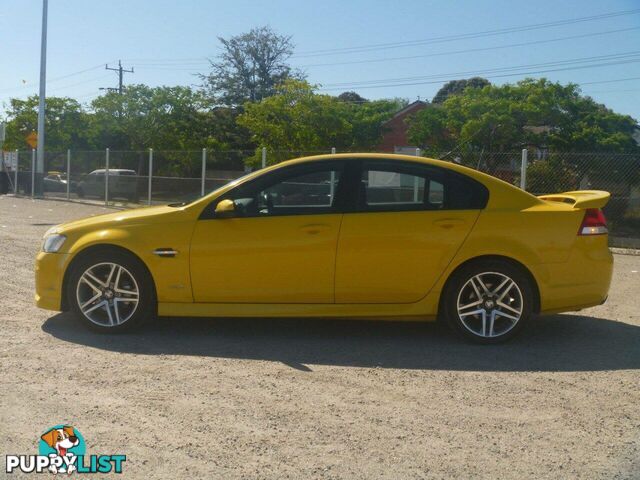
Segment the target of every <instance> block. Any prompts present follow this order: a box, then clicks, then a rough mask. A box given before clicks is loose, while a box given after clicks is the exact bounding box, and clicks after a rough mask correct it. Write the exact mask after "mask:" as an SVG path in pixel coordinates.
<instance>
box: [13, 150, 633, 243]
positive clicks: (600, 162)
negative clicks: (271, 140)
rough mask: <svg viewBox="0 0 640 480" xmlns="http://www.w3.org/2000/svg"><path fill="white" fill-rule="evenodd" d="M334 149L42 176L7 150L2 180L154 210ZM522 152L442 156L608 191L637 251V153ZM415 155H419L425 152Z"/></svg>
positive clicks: (119, 160)
mask: <svg viewBox="0 0 640 480" xmlns="http://www.w3.org/2000/svg"><path fill="white" fill-rule="evenodd" d="M333 152H335V149H331V150H325V151H318V150H316V151H284V150H275V151H273V150H269V151H268V150H266V149H261V150H260V149H259V150H250V151H207V150H206V149H203V150H192V151H155V150H153V149H149V150H145V151H112V150H109V149H106V150H102V151H75V150H74V151H66V152H46V155H45V173H44V174H41V175H42V178H40V177H39V176H36V175H35V173H34V169H33V165H34V164H35V152H34V151H19V152H5V153H4V155H3V158H2V162H1V163H0V170H2V173H1V174H0V178H2V180H3V184H4V190H5V191H7V192H11V193H17V194H19V195H27V196H32V195H33V196H44V197H45V198H60V199H69V200H84V201H93V202H103V203H105V204H110V205H120V206H138V205H140V204H143V205H144V204H148V205H152V204H162V203H171V202H187V201H190V200H193V199H196V198H198V197H200V196H203V195H205V194H207V193H209V192H211V191H213V190H214V189H216V188H218V187H220V186H222V185H224V184H225V183H227V182H229V181H231V180H233V179H236V178H238V177H240V176H242V175H244V174H245V173H247V172H249V171H252V170H255V169H259V168H262V167H263V166H267V165H272V164H276V163H279V162H281V161H284V160H287V159H291V158H296V157H301V156H307V155H320V154H327V153H333ZM525 152H526V151H523V152H472V153H456V154H454V155H452V154H443V155H442V158H444V160H446V161H451V162H454V163H458V164H461V165H465V166H467V167H470V168H473V169H476V170H480V171H482V172H485V173H488V174H490V175H493V176H495V177H497V178H500V179H501V180H504V181H505V182H508V183H511V184H513V185H516V186H520V187H524V188H525V189H526V190H527V191H529V192H531V193H533V194H534V195H543V194H549V193H558V192H565V191H571V190H585V189H587V190H606V191H608V192H611V200H610V201H609V203H608V204H607V206H606V207H605V208H604V211H605V215H606V216H607V219H608V222H609V229H610V232H611V235H610V238H611V243H612V245H615V246H621V247H632V248H640V155H632V154H618V153H567V152H548V151H540V150H537V149H536V150H535V151H528V152H526V153H525ZM415 154H416V155H421V152H420V150H419V149H417V150H416V152H415ZM523 164H524V166H525V168H524V170H523V168H522V167H523ZM107 172H108V174H107ZM39 185H42V187H41V188H42V191H41V192H38V191H37V190H38V188H39Z"/></svg>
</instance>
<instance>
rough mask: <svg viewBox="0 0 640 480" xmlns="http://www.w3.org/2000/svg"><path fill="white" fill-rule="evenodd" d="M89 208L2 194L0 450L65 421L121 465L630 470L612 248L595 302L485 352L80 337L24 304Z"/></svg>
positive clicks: (633, 425) (208, 326)
mask: <svg viewBox="0 0 640 480" xmlns="http://www.w3.org/2000/svg"><path fill="white" fill-rule="evenodd" d="M102 212H104V209H102V208H101V207H96V206H86V205H79V204H69V203H62V202H55V201H31V200H28V199H15V198H12V197H6V196H5V197H2V196H0V245H1V246H2V257H0V289H1V290H0V292H1V293H0V329H1V330H0V331H1V332H2V336H1V339H2V342H1V343H0V380H1V383H0V386H1V388H0V438H2V445H3V446H2V448H1V449H0V450H2V451H0V454H1V455H2V456H4V455H5V454H10V453H24V454H36V452H37V441H38V439H39V435H40V434H41V433H42V432H43V431H44V430H45V429H47V428H49V427H51V426H53V425H55V424H59V423H65V422H66V423H69V424H71V425H73V426H75V427H76V428H77V429H78V430H80V432H82V434H83V435H84V437H85V439H86V441H87V450H88V453H96V454H100V453H103V454H116V453H121V454H126V455H127V460H126V462H125V466H124V469H125V472H124V473H125V474H124V475H123V477H124V478H151V479H156V478H158V479H160V478H224V479H233V478H300V479H307V478H336V479H338V478H363V479H364V478H366V479H371V478H388V479H407V478H447V479H448V478H502V479H505V478H514V479H515V478H517V479H521V478H536V479H539V478H550V479H558V478H601V479H612V478H640V273H639V271H640V257H639V256H628V255H616V259H615V260H616V267H615V274H614V280H613V287H612V290H611V296H610V299H609V301H608V302H607V303H606V304H605V305H604V306H601V307H597V308H592V309H589V310H585V311H582V312H579V313H575V314H570V315H558V316H554V317H549V318H543V319H538V320H537V321H536V322H535V323H534V324H533V325H532V326H531V328H529V330H528V331H526V332H525V333H524V334H523V335H522V336H521V337H519V338H517V339H515V340H514V341H512V342H511V343H508V344H506V345H501V346H486V347H478V346H472V345H468V344H465V343H463V342H461V341H460V340H459V339H458V338H456V337H454V336H452V335H450V334H449V333H448V332H447V331H446V330H444V329H441V328H439V327H438V326H437V325H433V324H391V323H389V324H387V323H381V322H377V323H374V322H358V321H354V322H336V321H307V320H305V321H303V320H278V321H273V320H259V319H256V320H232V319H229V320H226V319H225V320H196V319H172V320H167V319H161V320H159V321H158V322H157V323H155V324H154V325H150V326H149V327H148V328H147V329H146V330H145V331H144V332H143V333H138V334H133V335H96V334H91V333H88V332H86V331H84V330H82V329H79V328H77V327H76V325H75V324H74V323H73V321H72V319H71V318H70V317H69V316H68V315H66V314H55V313H53V312H47V311H43V310H39V309H38V308H36V307H35V306H34V305H33V301H32V296H33V259H34V255H35V253H36V252H37V250H38V248H39V242H40V238H41V236H42V234H43V233H44V232H45V230H46V229H47V228H49V225H52V224H56V223H59V222H62V221H65V220H69V219H72V218H77V217H80V216H86V215H90V214H95V213H102ZM2 471H4V466H3V467H2Z"/></svg>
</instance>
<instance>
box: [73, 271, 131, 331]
mask: <svg viewBox="0 0 640 480" xmlns="http://www.w3.org/2000/svg"><path fill="white" fill-rule="evenodd" d="M76 298H77V300H78V307H79V308H80V311H81V312H82V314H83V315H84V316H85V317H86V318H87V319H89V320H90V321H91V322H93V323H95V324H96V325H100V326H102V327H113V326H117V325H121V324H123V323H125V322H126V321H127V320H129V319H130V318H131V317H132V316H133V314H134V313H135V311H136V309H137V308H138V301H139V298H140V290H139V288H138V284H137V282H136V279H135V278H134V276H133V275H132V274H131V272H129V270H127V269H126V268H125V267H123V266H122V265H118V264H117V263H110V262H104V263H98V264H96V265H93V266H91V267H89V268H87V269H86V270H85V271H84V273H83V274H82V275H81V276H80V280H78V285H77V288H76Z"/></svg>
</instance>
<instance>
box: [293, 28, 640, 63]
mask: <svg viewBox="0 0 640 480" xmlns="http://www.w3.org/2000/svg"><path fill="white" fill-rule="evenodd" d="M631 30H640V27H630V28H621V29H618V30H607V31H604V32H595V33H585V34H582V35H572V36H568V37H558V38H551V39H547V40H534V41H531V42H522V43H511V44H508V45H497V46H493V47H479V48H470V49H465V50H453V51H451V50H450V51H448V52H437V53H427V54H421V55H408V56H403V57H387V58H374V59H368V60H354V61H350V62H333V63H311V64H307V65H299V66H298V67H299V68H309V67H333V66H337V65H357V64H362V63H379V62H388V61H394V60H412V59H415V58H427V57H439V56H445V55H458V54H462V53H475V52H484V51H490V50H502V49H505V48H514V47H525V46H529V45H541V44H545V43H553V42H561V41H565V40H575V39H579V38H588V37H596V36H602V35H610V34H613V33H621V32H628V31H631Z"/></svg>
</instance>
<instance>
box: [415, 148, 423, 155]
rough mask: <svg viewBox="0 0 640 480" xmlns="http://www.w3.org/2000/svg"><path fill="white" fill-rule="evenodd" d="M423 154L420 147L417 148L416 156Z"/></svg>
mask: <svg viewBox="0 0 640 480" xmlns="http://www.w3.org/2000/svg"><path fill="white" fill-rule="evenodd" d="M421 156H422V152H421V151H420V149H419V148H416V157H421Z"/></svg>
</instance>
